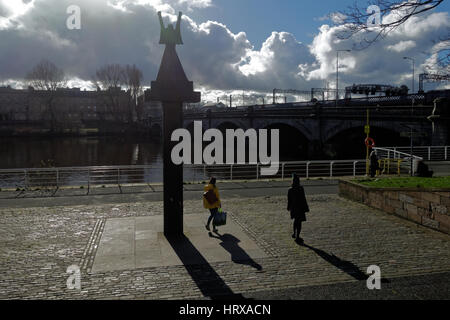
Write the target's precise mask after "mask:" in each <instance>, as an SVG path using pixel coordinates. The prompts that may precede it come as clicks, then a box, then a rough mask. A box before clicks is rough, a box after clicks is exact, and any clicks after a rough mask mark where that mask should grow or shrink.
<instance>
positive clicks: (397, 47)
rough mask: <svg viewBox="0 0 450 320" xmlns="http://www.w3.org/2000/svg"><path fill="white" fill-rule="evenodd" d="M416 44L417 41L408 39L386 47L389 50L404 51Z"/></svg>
mask: <svg viewBox="0 0 450 320" xmlns="http://www.w3.org/2000/svg"><path fill="white" fill-rule="evenodd" d="M415 46H416V42H415V41H413V40H408V41H400V42H398V43H395V44H391V45H389V46H387V47H386V48H387V49H388V50H391V51H395V52H403V51H406V50H409V49H412V48H414V47H415Z"/></svg>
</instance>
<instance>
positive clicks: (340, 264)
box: [298, 243, 369, 280]
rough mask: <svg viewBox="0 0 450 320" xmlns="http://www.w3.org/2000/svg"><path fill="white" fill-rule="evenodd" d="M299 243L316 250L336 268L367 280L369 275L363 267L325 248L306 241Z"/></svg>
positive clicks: (359, 278)
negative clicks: (363, 270)
mask: <svg viewBox="0 0 450 320" xmlns="http://www.w3.org/2000/svg"><path fill="white" fill-rule="evenodd" d="M298 245H300V246H303V247H305V248H308V249H310V250H312V251H314V252H315V253H316V254H317V255H318V256H320V257H321V258H322V259H324V260H325V261H327V262H329V263H331V264H332V265H333V266H335V267H336V268H338V269H340V270H342V271H344V272H345V273H347V274H348V275H350V276H352V277H353V278H355V279H356V280H367V279H368V278H369V276H368V275H367V274H365V273H364V272H362V271H361V269H359V268H358V266H357V265H355V264H353V263H352V262H350V261H346V260H342V259H341V258H339V257H336V256H335V255H334V254H332V255H331V254H329V253H327V252H325V251H323V250H320V249H317V248H314V247H312V246H309V245H307V244H305V243H298Z"/></svg>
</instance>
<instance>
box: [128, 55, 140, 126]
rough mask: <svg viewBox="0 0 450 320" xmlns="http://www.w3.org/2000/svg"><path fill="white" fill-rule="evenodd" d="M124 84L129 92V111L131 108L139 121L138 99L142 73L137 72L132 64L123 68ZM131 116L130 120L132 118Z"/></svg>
mask: <svg viewBox="0 0 450 320" xmlns="http://www.w3.org/2000/svg"><path fill="white" fill-rule="evenodd" d="M124 77H125V78H124V82H125V83H126V86H127V88H128V90H129V95H130V100H129V101H130V105H129V109H130V111H131V110H132V108H133V109H134V111H135V113H136V116H137V119H138V120H140V119H141V114H140V112H139V110H138V101H137V99H138V97H139V95H140V94H141V93H142V78H143V75H142V71H141V70H139V69H138V68H137V67H136V66H135V65H134V64H133V65H132V66H130V65H126V66H125V72H124ZM132 117H133V116H132V114H131V118H132Z"/></svg>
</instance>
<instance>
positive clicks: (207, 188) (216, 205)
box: [203, 184, 221, 209]
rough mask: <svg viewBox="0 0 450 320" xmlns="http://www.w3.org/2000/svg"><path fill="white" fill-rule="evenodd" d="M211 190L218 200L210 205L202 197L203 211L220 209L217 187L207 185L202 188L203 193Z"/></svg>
mask: <svg viewBox="0 0 450 320" xmlns="http://www.w3.org/2000/svg"><path fill="white" fill-rule="evenodd" d="M211 189H212V190H213V191H214V193H215V194H216V197H217V199H218V200H217V201H216V202H215V203H213V204H210V203H209V202H208V201H207V200H206V199H205V197H203V207H204V208H205V209H214V208H220V206H221V203H220V196H219V189H217V187H215V186H214V185H212V184H208V185H206V186H205V187H204V188H203V191H204V192H208V191H209V190H211Z"/></svg>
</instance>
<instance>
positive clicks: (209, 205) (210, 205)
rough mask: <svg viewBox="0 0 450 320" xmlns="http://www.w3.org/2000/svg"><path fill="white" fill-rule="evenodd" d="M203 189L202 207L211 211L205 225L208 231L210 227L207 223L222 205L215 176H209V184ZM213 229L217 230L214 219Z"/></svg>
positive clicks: (209, 222)
mask: <svg viewBox="0 0 450 320" xmlns="http://www.w3.org/2000/svg"><path fill="white" fill-rule="evenodd" d="M203 191H204V193H203V207H205V209H209V212H210V213H211V215H210V216H209V218H208V222H207V223H206V226H205V227H206V230H208V231H210V230H211V229H210V227H209V225H210V224H211V221H213V218H214V215H215V214H216V213H217V212H218V211H219V208H221V207H222V204H221V202H220V195H219V189H217V186H216V178H214V177H213V178H211V179H210V180H209V184H208V185H206V186H205V187H204V189H203ZM213 231H214V232H217V231H218V230H217V228H216V226H215V225H214V221H213Z"/></svg>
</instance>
